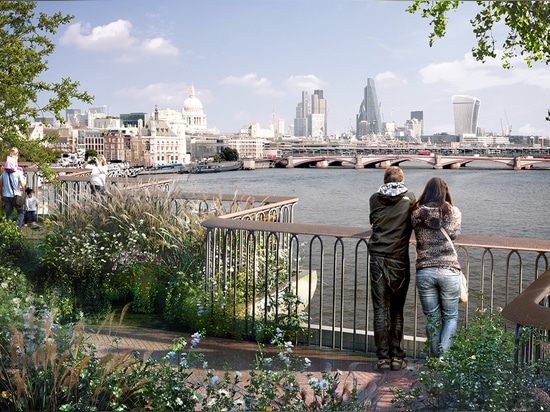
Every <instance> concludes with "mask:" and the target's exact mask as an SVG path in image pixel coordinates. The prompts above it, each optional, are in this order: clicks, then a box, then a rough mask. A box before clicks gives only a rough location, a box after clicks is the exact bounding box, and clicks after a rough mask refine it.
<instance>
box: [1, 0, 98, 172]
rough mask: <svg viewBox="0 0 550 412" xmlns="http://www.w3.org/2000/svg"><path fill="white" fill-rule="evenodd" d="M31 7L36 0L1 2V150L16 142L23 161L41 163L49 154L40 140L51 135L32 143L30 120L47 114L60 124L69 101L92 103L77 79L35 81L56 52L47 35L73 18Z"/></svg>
mask: <svg viewBox="0 0 550 412" xmlns="http://www.w3.org/2000/svg"><path fill="white" fill-rule="evenodd" d="M35 8H36V2H31V1H23V0H14V1H10V0H0V138H1V141H0V150H1V151H2V152H6V151H7V148H9V147H11V146H17V147H18V148H20V153H21V154H22V157H23V159H24V160H28V161H34V162H41V161H49V160H50V158H51V156H52V154H51V151H49V150H48V149H46V148H45V147H44V145H43V143H45V142H48V141H51V140H52V139H54V138H55V136H53V137H47V138H45V139H44V140H42V141H40V140H36V141H34V140H33V141H31V140H30V139H29V133H28V127H29V125H30V123H31V121H33V120H34V119H35V118H37V117H43V116H45V115H46V114H49V115H53V116H55V118H56V119H58V120H59V121H61V122H62V121H63V117H62V115H61V111H62V110H65V109H67V108H68V107H70V105H71V103H72V99H76V100H80V101H83V102H86V103H92V102H93V96H91V95H89V94H88V93H87V92H82V91H79V90H78V87H79V86H80V83H79V82H76V81H73V80H71V79H70V78H68V77H64V78H62V79H61V80H60V81H59V82H51V83H48V82H46V81H44V80H41V79H40V76H41V74H43V73H44V72H45V71H47V70H48V61H47V57H48V56H49V55H51V54H52V53H53V52H54V50H55V45H54V43H53V42H52V41H51V40H50V37H51V36H52V35H55V34H56V32H57V29H58V27H59V26H61V25H65V24H68V23H69V22H70V21H71V20H72V19H73V18H74V16H71V15H63V14H61V13H55V14H53V15H47V14H46V13H39V14H38V15H37V14H36V12H35ZM41 101H44V102H45V103H44V104H41V103H40V102H41ZM22 148H24V150H22Z"/></svg>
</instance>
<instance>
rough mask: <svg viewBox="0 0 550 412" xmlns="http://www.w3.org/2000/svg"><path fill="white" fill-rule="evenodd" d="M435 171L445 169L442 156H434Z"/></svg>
mask: <svg viewBox="0 0 550 412" xmlns="http://www.w3.org/2000/svg"><path fill="white" fill-rule="evenodd" d="M434 169H443V165H442V164H441V155H440V154H436V155H434Z"/></svg>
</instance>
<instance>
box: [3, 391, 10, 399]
mask: <svg viewBox="0 0 550 412" xmlns="http://www.w3.org/2000/svg"><path fill="white" fill-rule="evenodd" d="M9 397H10V393H9V392H8V391H2V398H4V399H8V398H9Z"/></svg>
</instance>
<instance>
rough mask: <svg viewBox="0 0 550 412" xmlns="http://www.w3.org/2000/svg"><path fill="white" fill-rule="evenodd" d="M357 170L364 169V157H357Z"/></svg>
mask: <svg viewBox="0 0 550 412" xmlns="http://www.w3.org/2000/svg"><path fill="white" fill-rule="evenodd" d="M355 168H356V169H363V156H355Z"/></svg>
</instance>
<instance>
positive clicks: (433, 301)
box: [412, 177, 462, 359]
mask: <svg viewBox="0 0 550 412" xmlns="http://www.w3.org/2000/svg"><path fill="white" fill-rule="evenodd" d="M461 223H462V214H461V212H460V210H459V209H458V208H457V207H456V206H454V205H453V200H452V197H451V193H450V191H449V187H448V185H447V183H446V182H445V180H443V179H441V178H439V177H434V178H432V179H430V180H429V181H428V183H427V184H426V187H425V188H424V192H423V193H422V194H421V195H420V197H419V198H418V202H417V203H416V204H415V205H414V207H413V211H412V224H413V228H414V234H415V237H416V256H417V257H416V287H417V289H418V296H419V298H420V302H421V303H422V311H423V312H424V315H426V317H427V319H426V335H427V337H428V341H429V342H430V351H431V355H432V356H435V357H439V358H440V359H442V358H443V357H444V355H445V352H446V351H448V350H449V348H450V347H451V345H452V339H453V337H454V335H455V334H456V331H457V326H458V298H459V296H460V270H461V268H460V263H459V262H458V256H457V253H456V251H455V247H454V245H453V244H452V243H451V240H454V239H455V238H456V236H457V235H458V234H459V233H460V225H461Z"/></svg>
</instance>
